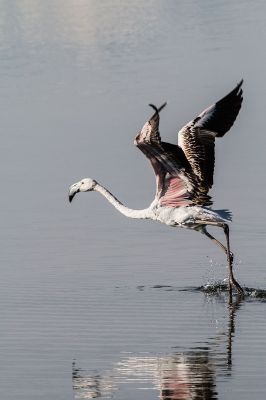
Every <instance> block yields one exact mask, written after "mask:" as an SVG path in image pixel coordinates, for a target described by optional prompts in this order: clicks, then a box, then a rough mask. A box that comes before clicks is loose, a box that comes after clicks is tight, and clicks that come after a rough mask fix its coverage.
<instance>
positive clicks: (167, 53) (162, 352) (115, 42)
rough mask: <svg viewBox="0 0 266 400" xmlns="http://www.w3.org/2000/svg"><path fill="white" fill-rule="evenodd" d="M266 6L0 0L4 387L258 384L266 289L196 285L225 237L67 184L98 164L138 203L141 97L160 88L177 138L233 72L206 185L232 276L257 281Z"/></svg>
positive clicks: (103, 393)
mask: <svg viewBox="0 0 266 400" xmlns="http://www.w3.org/2000/svg"><path fill="white" fill-rule="evenodd" d="M265 8H266V6H265V3H264V2H262V1H259V0H256V1H255V2H253V3H252V4H250V2H248V1H242V2H238V1H224V0H223V1H220V2H213V1H205V2H203V3H202V2H201V3H199V2H198V1H196V0H189V1H186V2H176V1H172V0H169V1H168V2H163V1H154V0H147V1H145V2H142V1H138V0H136V1H134V3H130V2H128V1H126V2H125V1H123V2H122V1H120V0H114V1H109V0H102V1H96V0H89V1H87V0H86V1H85V0H79V1H73V0H67V1H66V0H64V1H62V0H56V1H50V0H47V1H45V2H43V1H40V0H36V1H31V0H23V1H5V0H4V1H2V2H1V3H0V60H1V62H0V88H1V96H0V113H1V138H2V140H1V148H0V153H1V163H2V168H1V169H0V177H1V182H2V196H1V211H0V213H1V231H0V241H1V255H0V268H1V284H0V285H1V288H0V289H1V290H0V304H1V307H0V320H1V329H0V354H1V361H2V362H1V367H0V368H1V374H0V376H1V378H0V379H1V384H0V393H1V398H3V399H5V400H9V399H10V400H14V399H16V398H19V399H20V400H31V399H34V400H35V399H36V398H38V399H41V400H48V399H49V400H50V399H57V400H60V399H62V400H63V399H64V400H66V399H73V397H74V398H80V397H81V398H82V397H83V398H86V396H87V398H91V397H93V396H94V398H97V397H98V398H116V399H120V398H121V399H125V398H126V399H131V398H132V399H136V398H143V399H147V400H148V399H151V398H152V399H154V398H160V397H161V398H162V399H166V398H172V399H182V398H206V399H215V398H217V399H227V398H228V397H230V399H241V400H242V399H249V398H250V395H251V394H252V395H253V396H254V397H255V398H256V399H263V398H264V371H265V359H266V351H265V349H266V347H265V339H264V338H265V333H266V327H265V322H264V321H265V318H264V316H265V302H264V297H263V296H261V297H262V299H261V298H258V297H256V296H253V297H252V296H248V299H247V300H245V301H243V302H240V304H237V306H236V307H234V312H233V311H232V308H228V304H227V298H226V295H225V293H224V292H222V294H221V295H211V294H206V293H204V292H202V291H197V290H194V289H195V288H198V287H200V286H202V285H205V284H207V283H210V284H213V283H216V282H217V281H218V282H222V281H223V279H224V278H225V277H226V260H225V257H224V255H223V253H222V252H221V251H220V250H219V248H216V247H215V246H214V245H213V244H212V243H211V242H210V241H208V240H206V238H204V237H203V236H202V235H199V234H197V233H194V232H189V231H185V230H184V231H181V230H174V229H169V228H167V227H165V226H163V225H160V224H156V223H151V222H148V221H134V220H128V219H126V218H124V217H123V216H121V215H119V214H118V213H117V211H116V210H114V209H113V208H112V207H111V206H110V205H109V204H108V203H107V202H106V201H105V199H103V198H100V197H99V195H98V194H95V193H93V194H86V195H85V194H84V195H82V196H81V195H80V196H79V197H77V198H76V199H75V201H74V202H73V204H71V206H70V205H69V204H68V203H67V188H68V185H70V184H71V183H73V182H74V181H76V180H79V179H81V178H83V177H86V176H87V177H92V178H95V179H97V180H99V182H101V183H103V184H105V185H106V186H107V187H108V188H109V189H110V190H111V191H112V192H113V193H114V194H115V195H116V196H117V197H118V198H119V199H121V201H123V202H125V204H128V205H129V206H130V207H134V208H144V207H146V206H147V205H148V204H149V203H150V202H151V201H152V199H153V196H154V190H155V182H154V176H153V171H152V170H151V168H150V166H149V164H148V162H147V160H146V159H145V157H144V156H143V154H142V153H141V152H139V151H138V150H137V149H135V147H134V145H133V138H134V136H135V134H136V133H137V131H138V130H139V129H140V128H141V126H142V125H143V123H144V121H145V120H146V119H147V118H148V117H149V115H150V110H149V108H148V107H147V104H148V103H150V102H153V103H155V104H160V103H162V102H163V101H165V100H168V106H167V108H166V109H165V110H164V112H163V113H162V118H161V133H162V136H163V138H164V139H165V140H168V141H171V142H173V143H174V142H175V141H176V136H177V130H178V129H180V128H181V127H182V125H183V124H184V123H186V122H187V121H188V120H190V119H191V118H193V117H194V116H195V115H196V114H197V113H198V112H200V111H202V109H203V108H204V107H206V106H208V105H209V104H210V103H212V102H213V101H215V100H217V99H219V98H220V97H221V96H223V95H224V94H226V93H227V92H228V91H229V90H231V88H232V87H233V86H234V85H235V84H236V83H237V82H238V81H239V80H240V79H241V78H244V81H245V83H244V102H243V107H242V110H241V112H240V114H239V117H238V119H237V121H236V123H235V125H234V127H233V128H232V129H231V131H230V132H229V133H228V134H227V135H226V136H225V137H224V139H222V140H221V141H219V143H218V144H217V148H216V172H215V187H214V189H213V191H212V194H213V197H214V200H215V208H229V209H230V210H231V211H232V212H233V215H234V220H233V223H232V226H231V242H232V248H233V250H234V253H235V259H236V263H235V271H236V275H237V277H238V279H239V281H240V282H241V284H242V285H244V286H245V287H247V288H255V289H256V290H259V289H262V290H263V289H265V288H266V272H265V258H266V251H265V235H266V231H265V226H264V220H265V213H264V205H265V195H266V191H265V185H263V182H264V181H265V178H264V175H265V172H264V169H265V168H264V158H265V157H264V153H265V145H266V142H265V135H264V134H263V126H264V113H265V105H266V104H265V98H266V90H265V85H264V81H265V71H264V69H265V67H264V65H265V55H264V52H263V46H262V44H263V43H264V41H265V35H266V27H265V18H264V15H265V12H266V9H265ZM216 234H217V237H219V238H220V239H221V240H223V237H222V233H219V232H216ZM167 287H168V289H167ZM186 288H192V289H190V290H184V289H186ZM250 292H251V293H254V291H252V290H251V291H250ZM259 293H263V292H259ZM232 314H233V315H232ZM232 326H233V328H232ZM167 396H168V397H167ZM182 396H183V397H182ZM193 396H194V397H193Z"/></svg>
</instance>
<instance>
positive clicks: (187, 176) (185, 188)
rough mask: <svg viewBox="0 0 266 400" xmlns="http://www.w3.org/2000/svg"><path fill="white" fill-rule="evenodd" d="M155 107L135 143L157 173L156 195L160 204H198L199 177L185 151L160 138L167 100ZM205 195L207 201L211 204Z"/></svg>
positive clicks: (174, 205) (177, 205)
mask: <svg viewBox="0 0 266 400" xmlns="http://www.w3.org/2000/svg"><path fill="white" fill-rule="evenodd" d="M150 106H151V107H152V108H153V109H154V110H155V113H154V114H153V116H152V117H151V118H150V119H149V120H148V121H147V122H146V123H145V125H144V126H143V128H142V130H141V131H140V132H139V133H138V134H137V136H136V138H135V141H134V143H135V145H136V146H137V147H138V148H139V149H140V150H141V151H142V152H143V153H144V154H145V156H146V157H147V158H148V159H149V160H150V162H151V165H152V167H153V169H154V172H155V175H156V196H155V198H156V199H157V200H158V202H159V204H160V205H164V206H169V207H179V206H185V205H191V204H195V201H194V200H195V198H198V197H199V196H200V188H199V183H198V179H197V178H196V177H195V176H193V172H192V169H191V166H190V164H189V162H188V161H187V159H186V157H185V155H184V152H183V150H182V149H181V148H180V147H179V146H176V145H173V144H169V143H165V142H162V141H161V136H160V132H159V121H160V117H159V112H160V111H161V110H162V109H163V108H164V107H165V106H166V103H164V104H163V105H162V106H161V107H159V108H157V107H155V106H154V105H153V104H150ZM208 199H209V197H208V196H205V199H204V201H205V203H206V204H209V203H208Z"/></svg>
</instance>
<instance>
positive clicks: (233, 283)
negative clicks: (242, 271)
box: [201, 221, 244, 298]
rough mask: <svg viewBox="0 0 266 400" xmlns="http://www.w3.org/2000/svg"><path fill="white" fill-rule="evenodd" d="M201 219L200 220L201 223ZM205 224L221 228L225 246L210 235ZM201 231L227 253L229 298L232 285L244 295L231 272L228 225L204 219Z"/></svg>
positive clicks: (231, 255) (231, 260)
mask: <svg viewBox="0 0 266 400" xmlns="http://www.w3.org/2000/svg"><path fill="white" fill-rule="evenodd" d="M202 222H203V221H201V224H202ZM206 225H213V226H217V227H220V228H223V231H224V234H225V237H226V246H224V245H223V244H222V243H221V242H219V240H217V239H216V238H215V237H214V236H212V235H211V234H210V233H209V232H208V231H207V229H206ZM201 232H202V233H203V234H204V235H206V236H207V237H208V238H209V239H211V240H212V241H213V242H214V243H216V244H218V246H220V247H221V248H222V250H223V251H224V252H225V254H226V255H227V262H228V271H229V280H228V286H229V296H230V298H232V285H234V286H235V288H236V290H237V291H238V293H239V294H240V295H241V296H243V295H244V290H243V289H242V287H241V286H240V285H239V283H238V282H237V280H236V279H235V277H234V274H233V259H234V256H233V253H232V252H231V251H230V240H229V226H228V225H227V224H224V223H220V222H209V221H206V224H205V225H203V226H202V229H201Z"/></svg>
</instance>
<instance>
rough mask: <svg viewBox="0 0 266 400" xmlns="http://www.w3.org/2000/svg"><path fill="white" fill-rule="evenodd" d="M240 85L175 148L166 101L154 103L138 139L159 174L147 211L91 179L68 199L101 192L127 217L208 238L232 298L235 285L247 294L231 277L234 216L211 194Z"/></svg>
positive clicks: (183, 135)
mask: <svg viewBox="0 0 266 400" xmlns="http://www.w3.org/2000/svg"><path fill="white" fill-rule="evenodd" d="M242 83H243V81H241V82H240V83H239V84H238V85H237V86H236V87H235V88H234V89H233V90H232V91H231V92H230V93H229V94H228V95H226V96H225V97H223V98H222V99H221V100H219V101H218V102H216V103H215V104H213V105H212V106H210V107H208V108H206V109H205V110H204V111H203V112H201V113H200V114H199V115H198V116H197V117H196V118H194V119H193V120H191V121H190V122H188V123H187V124H186V125H185V126H184V127H183V128H182V129H181V130H180V131H179V132H178V144H177V145H174V144H171V143H166V142H163V141H162V140H161V136H160V132H159V119H160V117H159V113H160V111H161V110H162V109H163V108H164V107H165V106H166V103H164V104H163V105H162V106H161V107H159V108H157V107H156V106H154V105H153V104H150V106H151V107H152V108H153V109H154V111H155V112H154V114H153V115H152V117H151V118H150V119H149V120H148V121H147V122H146V123H145V124H144V126H143V128H142V129H141V131H140V132H139V133H138V134H137V136H136V138H135V140H134V143H135V145H136V146H137V147H138V148H139V149H140V150H141V151H142V152H143V153H144V155H145V156H146V157H147V158H148V159H149V161H150V163H151V165H152V167H153V170H154V172H155V177H156V194H155V198H154V200H153V202H152V203H151V205H150V206H149V207H148V208H146V209H143V210H133V209H130V208H128V207H126V206H124V205H123V204H122V203H121V202H120V201H119V200H118V199H117V198H116V197H115V196H114V195H113V194H112V193H111V192H109V191H108V190H107V189H106V188H105V187H104V186H102V185H100V184H99V183H98V182H96V181H95V180H93V179H91V178H85V179H82V180H81V181H79V182H77V183H74V184H73V185H71V186H70V188H69V201H72V199H73V197H74V196H75V195H76V193H78V192H87V191H97V192H99V193H101V194H102V195H103V196H104V197H106V199H107V200H108V201H109V202H110V203H111V204H112V205H113V206H114V207H115V208H116V209H117V210H118V211H120V212H121V213H122V214H124V215H125V216H127V217H130V218H138V219H151V220H155V221H159V222H161V223H164V224H166V225H168V226H172V227H181V228H187V229H193V230H196V231H199V232H201V233H203V234H204V235H206V236H207V237H208V238H210V239H211V240H212V241H214V242H215V243H216V244H218V245H219V246H220V247H221V248H222V250H223V251H224V252H225V254H226V255H227V260H228V268H229V280H228V282H229V293H230V296H232V286H235V288H236V289H237V291H238V293H239V294H241V295H243V293H244V291H243V289H242V288H241V286H240V285H239V283H238V282H237V281H236V279H235V278H234V275H233V267H232V262H233V254H232V253H231V251H230V243H229V226H228V221H231V213H230V212H229V211H228V210H213V209H211V208H210V206H211V205H212V199H211V197H210V195H209V193H208V192H209V190H210V188H211V187H212V185H213V172H214V164H215V140H216V138H219V137H223V136H224V135H225V133H226V132H227V131H228V130H229V129H230V128H231V126H232V125H233V123H234V121H235V119H236V117H237V115H238V113H239V110H240V108H241V104H242V100H243V97H242V94H243V92H242V88H241V87H242ZM208 225H211V226H217V227H219V228H222V229H223V230H224V233H225V237H226V245H223V244H222V243H221V242H219V241H218V240H217V239H215V238H214V237H213V236H212V235H211V234H210V233H209V232H208V231H207V226H208Z"/></svg>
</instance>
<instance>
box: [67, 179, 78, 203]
mask: <svg viewBox="0 0 266 400" xmlns="http://www.w3.org/2000/svg"><path fill="white" fill-rule="evenodd" d="M78 192H80V189H79V187H77V184H76V183H74V185H71V186H70V188H69V192H68V200H69V203H71V201H72V200H73V198H74V197H75V195H76V194H77V193H78Z"/></svg>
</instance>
